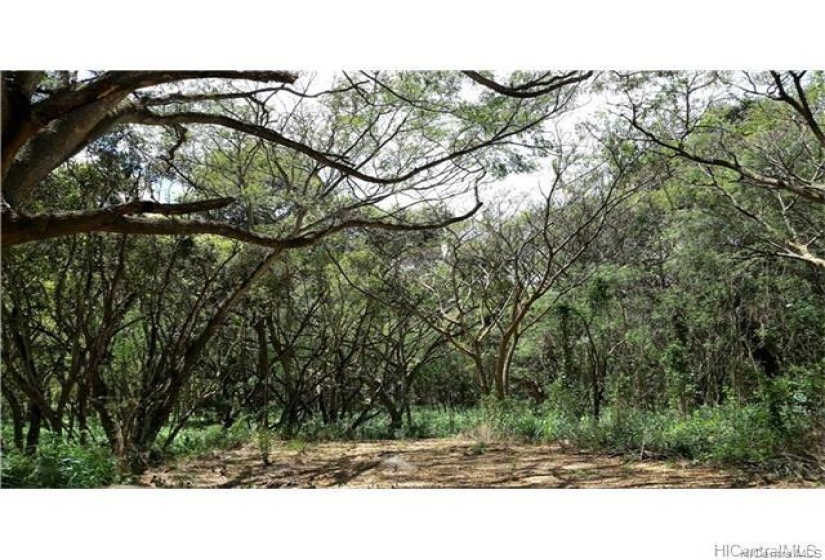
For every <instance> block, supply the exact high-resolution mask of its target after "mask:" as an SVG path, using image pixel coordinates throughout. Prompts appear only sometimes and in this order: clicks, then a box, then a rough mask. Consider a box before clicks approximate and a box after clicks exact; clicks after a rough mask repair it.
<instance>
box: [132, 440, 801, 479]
mask: <svg viewBox="0 0 825 560" xmlns="http://www.w3.org/2000/svg"><path fill="white" fill-rule="evenodd" d="M137 484H138V485H141V486H146V487H154V488H338V487H346V488H765V487H784V488H790V487H806V486H808V487H810V486H813V485H814V484H811V483H791V482H788V481H782V480H777V479H772V478H768V477H765V476H764V475H758V474H756V473H749V472H746V471H743V470H724V469H718V468H710V467H707V466H698V465H694V464H691V463H689V462H686V461H663V460H655V459H647V458H645V459H643V460H641V459H640V458H639V457H631V456H627V455H609V454H605V453H600V452H588V451H581V450H573V449H567V448H565V447H562V446H560V445H558V444H546V445H536V444H522V443H512V442H492V443H480V442H474V441H470V440H462V439H429V440H393V441H368V442H323V443H304V442H274V443H273V445H272V450H271V452H270V454H269V464H268V465H264V463H263V460H262V457H261V453H260V451H259V448H258V447H257V446H256V445H255V444H248V445H245V446H242V447H240V448H237V449H233V450H228V451H215V452H212V453H209V454H205V455H201V456H198V457H191V458H186V459H182V460H179V461H177V462H175V463H173V464H167V465H163V466H161V467H158V468H155V469H153V470H150V471H148V472H146V473H145V474H144V475H142V476H141V477H140V479H139V480H138V481H137Z"/></svg>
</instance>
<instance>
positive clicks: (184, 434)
mask: <svg viewBox="0 0 825 560" xmlns="http://www.w3.org/2000/svg"><path fill="white" fill-rule="evenodd" d="M165 436H166V434H165V433H161V436H160V440H161V441H163V440H164V439H165ZM252 437H253V430H252V428H251V427H250V424H249V423H248V422H246V421H244V420H243V419H241V420H238V421H236V422H235V423H234V424H232V426H230V427H229V428H224V427H223V426H216V425H211V426H197V425H193V426H187V427H185V428H183V429H182V430H181V431H180V432H179V433H178V435H177V436H176V437H175V439H174V440H173V441H172V443H171V445H170V446H169V447H168V448H167V450H166V452H165V453H164V454H165V455H168V456H172V457H185V456H190V455H200V454H202V453H206V452H208V451H214V450H221V449H235V448H237V447H240V446H241V445H243V444H244V443H246V442H248V441H250V440H251V439H252Z"/></svg>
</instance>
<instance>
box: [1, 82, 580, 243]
mask: <svg viewBox="0 0 825 560" xmlns="http://www.w3.org/2000/svg"><path fill="white" fill-rule="evenodd" d="M459 76H460V75H458V74H454V73H400V74H390V73H386V72H385V73H380V72H375V73H366V72H363V73H360V74H358V75H356V76H350V75H348V74H346V73H345V74H343V75H342V76H341V77H339V78H338V79H336V80H335V81H334V82H333V84H332V85H331V86H330V88H328V89H326V90H322V91H315V92H310V91H309V90H308V89H307V88H308V87H309V86H306V87H303V88H297V89H293V88H292V87H291V86H292V85H294V84H296V83H298V79H299V78H298V75H297V74H296V73H292V72H285V71H267V72H235V71H215V72H209V71H202V72H102V73H90V74H88V75H81V74H79V73H77V72H54V73H48V72H5V73H3V76H2V87H3V91H2V93H3V95H2V97H3V111H2V114H3V119H2V141H3V152H2V183H3V188H2V198H3V223H2V233H3V235H2V244H3V246H4V247H10V246H14V245H17V244H20V243H25V242H29V241H35V240H42V239H48V238H54V237H60V236H65V235H73V234H77V233H83V232H90V231H106V232H116V233H127V234H147V235H191V234H197V233H212V234H217V235H223V236H227V237H232V238H235V239H239V240H241V241H245V242H248V243H253V244H258V245H263V246H266V247H270V248H273V249H285V248H290V247H293V246H295V245H299V246H300V245H303V244H306V243H308V242H312V241H314V240H316V239H317V238H318V236H319V235H320V233H318V232H313V233H311V234H310V233H306V234H304V235H303V236H299V237H297V238H287V239H282V238H279V237H271V236H267V235H262V234H258V233H256V232H255V231H254V228H251V227H249V228H242V227H237V226H233V225H231V224H227V223H226V222H222V221H213V220H208V219H207V220H179V219H176V218H175V217H176V216H190V215H192V214H199V213H204V212H209V211H214V210H219V209H223V208H227V207H229V206H230V205H232V204H233V203H234V202H235V199H234V198H231V197H219V198H211V199H206V200H194V201H191V202H157V201H155V200H138V197H134V196H130V197H128V198H129V199H128V200H125V201H122V202H120V203H115V204H107V205H105V206H104V207H101V208H95V209H81V210H71V211H70V210H68V209H60V210H57V211H53V212H48V213H41V212H40V209H39V208H38V205H37V202H38V200H39V199H40V198H41V197H42V195H43V193H42V190H43V189H42V185H43V183H44V181H46V180H47V179H48V177H49V176H50V175H51V174H52V172H53V171H54V170H55V169H57V168H59V167H60V166H61V165H63V164H65V163H66V162H67V161H70V160H71V159H72V158H73V157H74V156H76V155H77V154H79V153H80V152H81V151H83V150H84V149H85V148H87V147H88V146H90V145H91V144H93V143H94V142H95V141H97V140H99V139H104V138H106V137H107V136H110V135H111V134H113V133H115V132H116V131H118V130H121V129H123V127H141V128H146V127H149V128H152V127H154V128H160V129H162V130H166V131H169V132H171V136H170V138H168V139H167V141H166V142H165V143H166V146H165V150H164V149H163V148H162V147H161V146H156V147H155V152H156V153H155V154H154V157H150V158H149V161H148V162H147V163H146V165H145V167H146V168H147V169H150V168H151V167H154V170H153V171H154V172H155V173H156V174H158V177H156V181H155V182H154V184H153V183H152V182H151V181H147V185H146V186H145V188H144V191H148V192H149V194H154V191H156V190H157V186H158V185H157V181H159V180H161V179H162V178H163V176H164V175H166V180H167V181H181V180H182V179H183V178H182V177H180V176H176V175H175V174H173V173H169V172H168V170H166V172H164V171H163V170H161V168H162V167H163V166H162V165H159V164H160V163H164V162H165V163H167V164H168V165H169V166H170V167H173V166H174V162H175V156H176V154H177V153H178V152H179V151H180V150H181V148H182V147H184V146H185V144H186V141H187V136H188V135H189V134H190V131H191V129H210V130H214V129H219V130H228V131H235V132H237V133H240V134H242V135H245V136H247V137H248V138H250V139H253V140H254V141H258V142H262V143H266V144H268V145H269V146H272V147H277V148H278V149H279V152H280V151H286V152H288V153H291V154H293V155H294V156H295V157H298V158H299V159H300V160H301V161H303V162H305V163H306V165H308V166H310V167H311V169H312V172H313V173H315V174H317V175H318V176H319V178H320V179H321V181H322V182H323V183H324V185H326V188H327V189H328V190H329V191H330V192H332V191H334V192H342V191H346V192H349V193H351V194H352V195H354V197H355V198H357V199H358V202H359V204H358V205H357V206H356V207H363V206H364V205H369V204H374V203H377V202H379V201H381V200H386V199H387V198H388V197H390V196H393V195H395V194H397V193H398V191H399V190H405V189H409V188H415V189H417V190H418V191H421V190H424V189H432V188H434V187H436V186H437V185H443V184H445V183H446V182H452V183H455V182H458V180H459V179H460V178H462V176H463V178H467V177H468V176H475V177H478V176H480V175H482V174H483V168H482V167H481V166H480V161H479V160H478V159H477V158H476V157H475V156H476V155H478V154H480V152H482V151H483V150H485V149H489V148H496V147H502V146H504V145H506V144H507V143H508V142H512V141H514V140H517V139H518V138H520V137H521V136H523V135H525V134H526V133H528V132H530V131H536V130H537V128H538V127H539V125H541V124H542V123H543V122H545V121H546V120H547V119H548V118H549V117H550V116H551V115H553V114H556V113H558V112H560V111H562V110H564V108H565V107H566V106H567V104H568V102H569V100H570V96H571V92H572V91H574V89H572V88H573V86H575V85H576V84H578V83H581V82H582V81H584V80H586V79H587V78H588V77H589V76H590V74H589V73H574V74H573V75H570V74H569V73H568V74H564V75H563V76H564V78H563V79H561V80H559V81H557V82H555V83H553V84H552V85H550V86H548V87H545V88H544V89H543V90H542V92H541V94H542V95H541V96H537V98H536V99H531V100H523V99H515V98H509V97H506V96H501V95H486V94H485V93H484V92H482V94H481V95H480V96H479V101H478V102H475V103H473V102H469V101H466V100H464V99H463V97H462V95H463V94H462V87H463V84H462V81H461V80H460V78H459ZM471 83H475V82H471ZM284 96H286V97H287V98H288V99H287V100H284ZM308 105H311V107H307V106H308ZM164 151H165V155H164V154H163V153H158V152H164ZM201 154H202V152H201ZM279 156H280V153H279ZM144 171H146V170H144ZM184 182H185V181H184ZM369 185H372V186H371V187H370V186H369ZM192 186H193V185H191V184H190V185H189V187H192ZM150 216H152V217H150ZM370 226H375V227H387V228H392V227H395V228H398V229H403V228H404V227H405V224H396V223H393V222H392V220H383V221H379V222H364V221H362V220H358V219H355V218H352V219H339V220H337V221H336V223H335V224H333V225H328V226H327V230H331V231H338V230H340V229H343V228H346V227H370ZM327 230H325V231H327Z"/></svg>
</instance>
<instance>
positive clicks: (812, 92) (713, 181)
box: [616, 71, 825, 268]
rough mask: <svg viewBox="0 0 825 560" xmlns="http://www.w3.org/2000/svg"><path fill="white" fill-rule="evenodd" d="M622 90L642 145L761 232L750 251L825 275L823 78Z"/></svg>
mask: <svg viewBox="0 0 825 560" xmlns="http://www.w3.org/2000/svg"><path fill="white" fill-rule="evenodd" d="M618 90H619V94H620V95H621V96H622V97H623V101H622V102H620V103H617V105H616V107H617V108H618V112H619V114H620V115H621V116H622V117H623V118H624V119H625V120H626V121H627V122H628V123H629V125H630V127H631V129H632V131H634V132H635V134H636V139H637V140H638V141H639V142H642V143H644V144H646V145H648V146H650V147H651V148H653V149H656V150H658V151H660V152H661V153H662V154H663V155H664V156H665V157H667V158H669V159H675V161H676V162H678V163H679V164H681V166H682V168H683V169H684V170H685V171H684V173H685V175H684V176H685V179H686V180H687V181H689V182H691V183H692V184H695V185H701V186H706V187H711V188H713V189H714V190H716V191H717V192H718V193H719V194H720V195H721V196H723V197H724V198H725V200H726V201H727V202H728V204H730V205H731V206H732V207H733V208H735V209H736V211H737V212H738V213H739V214H740V216H743V217H744V218H745V219H747V220H749V221H751V222H752V223H753V224H754V225H756V226H757V227H758V228H759V230H761V234H760V239H759V241H760V243H759V244H758V245H756V244H755V246H753V247H751V249H752V250H754V251H755V252H757V253H762V254H763V255H771V256H777V257H782V258H792V259H796V260H801V261H803V262H806V263H808V264H810V265H812V266H815V267H819V268H825V259H823V257H822V252H823V249H822V239H823V236H825V231H824V230H823V229H822V224H823V223H825V221H824V220H823V218H824V217H825V133H823V127H824V126H825V125H823V122H825V121H823V119H824V118H825V81H823V74H822V72H813V73H808V72H805V71H788V72H777V71H770V72H744V73H740V74H734V73H719V72H677V73H664V74H657V75H636V74H631V75H625V76H621V77H620V78H619V85H618ZM665 110H666V111H667V112H665Z"/></svg>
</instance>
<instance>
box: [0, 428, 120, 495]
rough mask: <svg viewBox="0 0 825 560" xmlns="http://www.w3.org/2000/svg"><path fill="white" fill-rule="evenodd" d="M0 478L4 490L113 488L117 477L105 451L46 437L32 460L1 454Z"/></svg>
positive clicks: (8, 452)
mask: <svg viewBox="0 0 825 560" xmlns="http://www.w3.org/2000/svg"><path fill="white" fill-rule="evenodd" d="M0 477H1V479H0V485H2V487H3V488H99V487H103V486H109V485H111V484H114V483H115V482H117V481H118V478H119V475H118V471H117V463H116V460H115V458H114V457H113V456H112V454H111V452H110V451H109V449H108V448H107V447H105V446H101V445H94V444H90V445H85V446H84V445H80V444H76V443H66V442H63V441H60V440H58V439H57V438H52V437H47V438H45V441H42V442H41V444H40V446H39V448H38V451H37V454H36V455H35V456H34V457H29V456H27V455H25V454H23V453H21V452H19V451H17V450H9V451H6V452H4V453H3V457H2V473H1V474H0Z"/></svg>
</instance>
